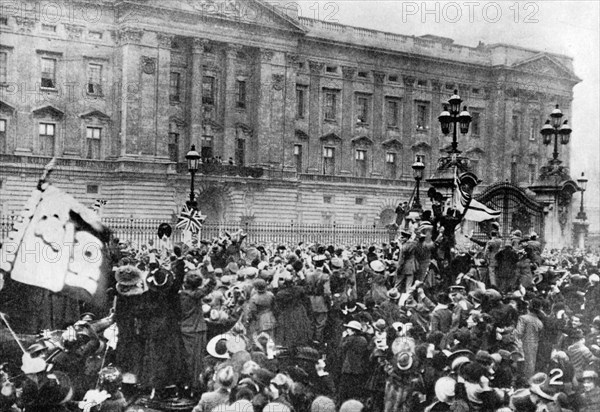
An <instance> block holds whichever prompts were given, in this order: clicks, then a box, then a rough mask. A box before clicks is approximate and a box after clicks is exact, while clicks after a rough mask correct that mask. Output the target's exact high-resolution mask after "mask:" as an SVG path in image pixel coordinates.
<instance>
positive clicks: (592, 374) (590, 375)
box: [581, 370, 598, 380]
mask: <svg viewBox="0 0 600 412" xmlns="http://www.w3.org/2000/svg"><path fill="white" fill-rule="evenodd" d="M581 379H582V380H585V379H594V380H596V379H598V372H596V371H593V370H585V371H583V373H582V374H581Z"/></svg>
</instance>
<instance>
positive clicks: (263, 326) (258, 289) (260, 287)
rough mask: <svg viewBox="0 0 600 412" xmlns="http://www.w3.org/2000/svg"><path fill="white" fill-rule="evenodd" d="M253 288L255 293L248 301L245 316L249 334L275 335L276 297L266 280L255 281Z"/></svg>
mask: <svg viewBox="0 0 600 412" xmlns="http://www.w3.org/2000/svg"><path fill="white" fill-rule="evenodd" d="M253 286H254V293H253V294H252V296H251V297H250V300H249V301H248V305H247V307H246V314H245V320H246V329H247V330H248V334H249V335H250V336H253V335H254V334H259V333H262V332H265V333H267V334H269V335H273V330H274V329H275V315H274V314H273V305H274V304H275V295H274V294H273V292H271V291H268V290H267V282H266V281H265V280H264V279H255V280H254V282H253Z"/></svg>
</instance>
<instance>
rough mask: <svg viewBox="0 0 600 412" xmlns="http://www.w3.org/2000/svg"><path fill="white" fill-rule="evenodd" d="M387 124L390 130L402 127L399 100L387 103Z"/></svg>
mask: <svg viewBox="0 0 600 412" xmlns="http://www.w3.org/2000/svg"><path fill="white" fill-rule="evenodd" d="M386 123H387V127H390V128H396V127H399V126H400V102H399V101H398V100H391V99H390V100H387V101H386Z"/></svg>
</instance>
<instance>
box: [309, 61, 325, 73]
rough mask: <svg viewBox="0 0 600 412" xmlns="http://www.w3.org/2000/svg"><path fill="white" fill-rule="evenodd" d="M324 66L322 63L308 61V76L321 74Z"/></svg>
mask: <svg viewBox="0 0 600 412" xmlns="http://www.w3.org/2000/svg"><path fill="white" fill-rule="evenodd" d="M324 66H325V63H322V62H316V61H314V60H309V61H308V67H309V68H310V74H321V72H322V71H323V67H324Z"/></svg>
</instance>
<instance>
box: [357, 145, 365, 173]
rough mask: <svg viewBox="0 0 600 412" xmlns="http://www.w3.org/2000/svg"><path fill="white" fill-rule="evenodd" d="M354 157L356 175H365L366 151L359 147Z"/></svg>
mask: <svg viewBox="0 0 600 412" xmlns="http://www.w3.org/2000/svg"><path fill="white" fill-rule="evenodd" d="M355 159H356V175H357V176H358V177H366V176H367V151H366V150H363V149H359V150H357V151H356V153H355Z"/></svg>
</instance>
